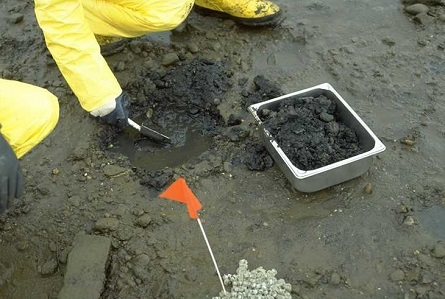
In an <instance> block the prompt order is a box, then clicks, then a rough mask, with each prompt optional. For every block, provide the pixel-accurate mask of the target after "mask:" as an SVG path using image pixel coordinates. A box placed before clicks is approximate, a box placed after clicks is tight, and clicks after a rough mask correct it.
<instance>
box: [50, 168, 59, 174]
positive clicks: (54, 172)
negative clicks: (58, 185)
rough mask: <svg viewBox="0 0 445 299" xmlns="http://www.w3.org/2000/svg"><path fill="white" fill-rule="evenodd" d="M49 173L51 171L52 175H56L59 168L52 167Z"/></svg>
mask: <svg viewBox="0 0 445 299" xmlns="http://www.w3.org/2000/svg"><path fill="white" fill-rule="evenodd" d="M51 173H52V174H53V175H58V174H59V173H60V170H59V169H58V168H54V169H53V170H52V171H51Z"/></svg>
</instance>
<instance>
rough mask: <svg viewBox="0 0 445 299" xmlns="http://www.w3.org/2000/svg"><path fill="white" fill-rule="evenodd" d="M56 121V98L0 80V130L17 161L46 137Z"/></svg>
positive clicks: (57, 114)
mask: <svg viewBox="0 0 445 299" xmlns="http://www.w3.org/2000/svg"><path fill="white" fill-rule="evenodd" d="M58 119H59V103H58V101H57V97H56V96H55V95H53V94H52V93H50V92H49V91H48V90H46V89H43V88H40V87H37V86H33V85H30V84H26V83H21V82H17V81H11V80H5V79H0V124H1V129H0V130H1V133H2V134H3V136H4V137H5V139H6V140H7V141H8V143H9V145H11V147H12V149H13V150H14V152H15V154H16V155H17V157H18V158H20V157H22V156H23V155H24V154H26V153H27V152H28V151H29V150H31V149H32V148H33V147H34V146H36V145H37V144H38V143H40V142H41V141H42V140H43V139H44V138H45V137H46V136H48V134H49V133H51V131H52V130H53V129H54V127H55V126H56V124H57V121H58Z"/></svg>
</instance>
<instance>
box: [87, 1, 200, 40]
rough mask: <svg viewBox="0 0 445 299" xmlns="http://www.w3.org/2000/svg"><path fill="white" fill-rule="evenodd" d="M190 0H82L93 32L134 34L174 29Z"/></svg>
mask: <svg viewBox="0 0 445 299" xmlns="http://www.w3.org/2000/svg"><path fill="white" fill-rule="evenodd" d="M193 3H194V0H111V1H107V0H96V1H91V0H82V4H83V7H84V12H85V18H86V19H87V20H88V23H89V25H90V27H91V29H92V30H93V32H94V34H98V35H103V36H122V37H138V36H142V35H145V34H147V33H151V32H160V31H168V30H171V29H174V28H176V27H177V26H178V25H179V24H181V23H182V22H183V21H184V20H185V19H186V18H187V16H188V15H189V13H190V11H191V9H192V7H193Z"/></svg>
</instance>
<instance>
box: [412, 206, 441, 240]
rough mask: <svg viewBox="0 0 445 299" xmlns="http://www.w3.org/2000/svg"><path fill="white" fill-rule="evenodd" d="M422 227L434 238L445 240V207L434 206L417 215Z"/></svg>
mask: <svg viewBox="0 0 445 299" xmlns="http://www.w3.org/2000/svg"><path fill="white" fill-rule="evenodd" d="M417 217H418V220H419V222H420V225H421V226H422V227H423V228H424V229H425V230H426V231H427V232H428V233H430V234H431V235H432V236H434V237H436V238H439V239H442V240H443V239H445V229H444V228H445V207H441V206H433V207H431V208H428V209H425V210H422V211H420V212H419V213H418V215H417Z"/></svg>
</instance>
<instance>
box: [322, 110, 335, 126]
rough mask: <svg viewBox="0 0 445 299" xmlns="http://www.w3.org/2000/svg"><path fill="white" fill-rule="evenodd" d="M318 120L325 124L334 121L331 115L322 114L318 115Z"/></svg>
mask: <svg viewBox="0 0 445 299" xmlns="http://www.w3.org/2000/svg"><path fill="white" fill-rule="evenodd" d="M320 119H321V120H322V121H324V122H326V123H328V122H331V121H333V120H334V116H333V115H332V114H329V113H326V112H322V113H320Z"/></svg>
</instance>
